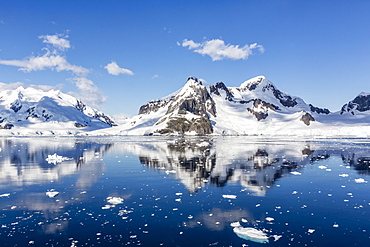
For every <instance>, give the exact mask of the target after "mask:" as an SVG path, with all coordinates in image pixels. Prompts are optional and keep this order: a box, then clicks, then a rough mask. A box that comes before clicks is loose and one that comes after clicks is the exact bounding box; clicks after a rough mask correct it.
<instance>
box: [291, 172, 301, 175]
mask: <svg viewBox="0 0 370 247" xmlns="http://www.w3.org/2000/svg"><path fill="white" fill-rule="evenodd" d="M290 174H293V175H302V173H300V172H290Z"/></svg>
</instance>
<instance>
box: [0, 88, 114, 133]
mask: <svg viewBox="0 0 370 247" xmlns="http://www.w3.org/2000/svg"><path fill="white" fill-rule="evenodd" d="M111 126H115V123H114V121H113V120H112V119H111V118H110V117H109V116H107V115H105V114H104V113H102V112H100V111H98V110H96V109H94V108H92V107H89V106H87V105H85V104H84V103H83V102H82V101H80V100H78V99H76V98H75V97H73V96H71V95H68V94H64V93H62V92H60V91H59V90H50V91H43V90H40V89H36V88H32V87H27V88H24V87H18V88H17V89H15V90H4V91H1V92H0V129H6V130H7V133H8V134H9V132H11V133H12V134H20V135H22V134H32V133H39V134H68V133H69V134H73V133H77V132H82V131H90V130H96V129H101V128H107V127H111ZM2 132H4V130H2ZM4 133H5V132H4ZM4 133H2V134H4Z"/></svg>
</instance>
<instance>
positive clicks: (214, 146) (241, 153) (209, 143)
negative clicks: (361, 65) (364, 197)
mask: <svg viewBox="0 0 370 247" xmlns="http://www.w3.org/2000/svg"><path fill="white" fill-rule="evenodd" d="M132 151H133V152H134V153H135V154H137V155H138V156H139V160H140V162H141V163H142V164H145V165H147V166H148V167H150V168H156V169H162V170H166V173H168V174H170V173H173V174H175V176H176V177H177V178H178V179H179V180H180V181H181V182H182V183H183V184H184V185H185V186H186V187H187V189H188V190H189V191H190V192H196V191H197V190H199V189H201V188H202V187H203V186H204V185H205V184H206V183H210V184H211V185H214V186H218V187H222V186H225V185H226V184H227V183H235V182H239V183H240V184H241V185H242V186H243V187H244V188H245V190H246V191H249V192H250V194H252V195H255V196H264V195H265V193H266V191H267V189H268V188H270V187H271V186H272V185H273V184H274V182H275V181H276V180H277V179H279V178H281V177H283V176H284V175H285V174H289V173H290V172H292V171H298V170H301V169H302V168H303V167H305V166H307V165H311V164H313V163H315V162H318V161H320V160H324V159H329V158H330V157H331V156H341V157H342V160H343V162H344V163H347V164H349V165H351V166H353V167H354V169H356V170H359V171H360V173H361V174H369V170H370V169H369V165H370V152H369V149H368V148H367V147H365V146H354V145H352V144H350V143H349V144H342V145H337V144H336V145H331V144H330V143H324V142H304V141H294V142H293V141H276V142H264V141H256V142H254V141H253V142H250V141H246V140H245V139H242V138H205V139H201V138H200V139H197V138H194V139H181V138H180V139H175V140H169V141H167V142H164V141H163V142H154V143H152V144H148V143H146V144H145V145H140V144H137V145H136V146H135V148H133V149H132Z"/></svg>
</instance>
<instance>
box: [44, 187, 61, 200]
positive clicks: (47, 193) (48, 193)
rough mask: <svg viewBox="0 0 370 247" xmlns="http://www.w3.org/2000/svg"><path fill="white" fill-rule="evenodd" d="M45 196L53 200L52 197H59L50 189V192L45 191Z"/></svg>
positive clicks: (57, 193)
mask: <svg viewBox="0 0 370 247" xmlns="http://www.w3.org/2000/svg"><path fill="white" fill-rule="evenodd" d="M45 194H46V195H47V196H48V197H50V198H53V197H56V196H57V195H59V192H58V191H55V190H53V189H52V190H49V191H46V193H45Z"/></svg>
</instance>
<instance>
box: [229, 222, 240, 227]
mask: <svg viewBox="0 0 370 247" xmlns="http://www.w3.org/2000/svg"><path fill="white" fill-rule="evenodd" d="M230 226H231V227H241V225H240V222H239V221H236V222H232V223H230Z"/></svg>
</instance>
